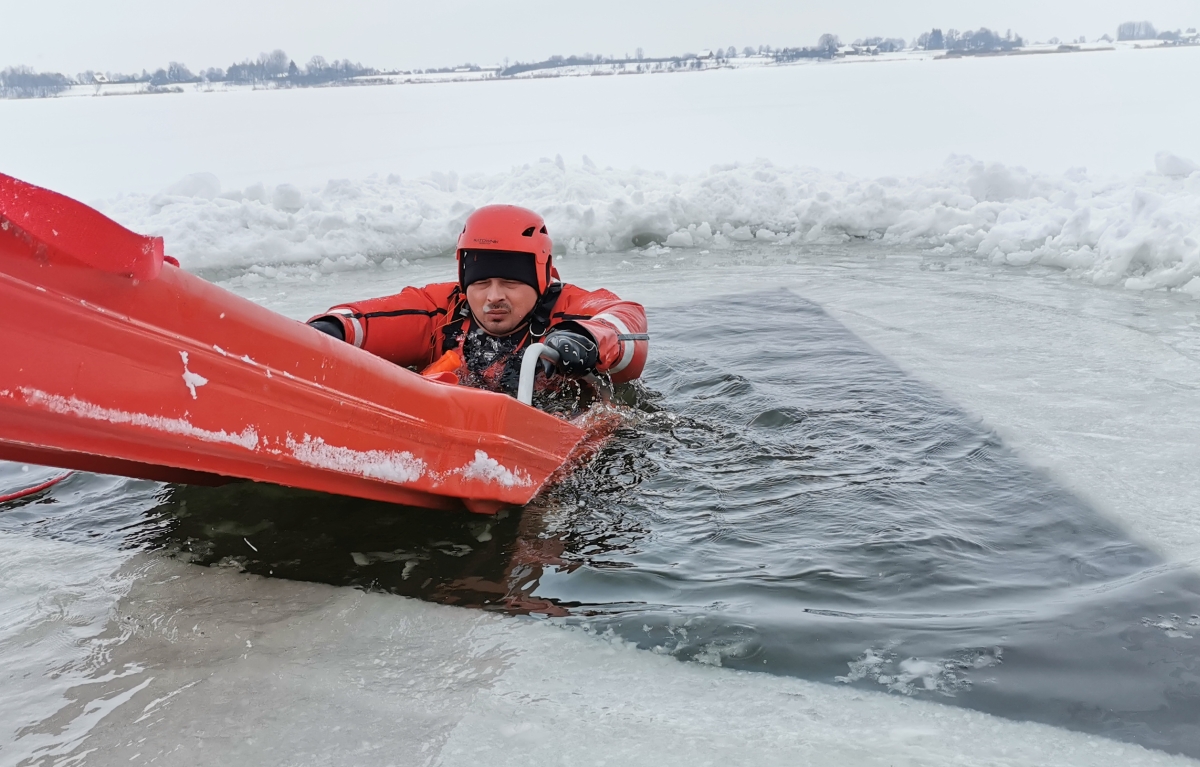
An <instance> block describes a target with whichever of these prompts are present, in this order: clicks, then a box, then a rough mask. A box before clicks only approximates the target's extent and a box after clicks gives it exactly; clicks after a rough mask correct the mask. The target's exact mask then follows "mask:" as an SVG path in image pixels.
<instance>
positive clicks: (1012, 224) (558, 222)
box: [103, 152, 1200, 296]
mask: <svg viewBox="0 0 1200 767" xmlns="http://www.w3.org/2000/svg"><path fill="white" fill-rule="evenodd" d="M1197 167H1198V166H1197V165H1196V164H1195V163H1194V162H1192V161H1191V160H1188V159H1185V158H1181V157H1177V156H1175V155H1172V154H1170V153H1167V152H1161V153H1159V154H1158V155H1157V157H1156V158H1155V171H1154V172H1147V173H1145V174H1142V175H1139V176H1136V177H1132V178H1101V177H1095V176H1091V175H1089V174H1088V173H1087V172H1086V171H1085V170H1082V169H1080V170H1076V171H1071V172H1068V173H1066V174H1064V175H1046V174H1037V173H1032V172H1029V171H1026V170H1025V169H1023V168H1020V167H1011V166H1006V165H1002V164H999V163H990V164H989V163H984V162H979V161H976V160H973V159H971V158H969V157H963V156H952V157H951V158H950V159H949V160H947V162H946V163H945V164H944V165H943V166H942V167H941V168H939V169H937V170H935V171H933V172H929V173H926V174H923V175H920V176H914V177H908V178H894V177H884V178H876V179H864V178H857V177H853V176H849V175H846V174H836V173H825V172H822V171H817V170H810V169H790V168H781V167H777V166H775V165H772V164H771V163H769V162H766V161H758V162H755V163H751V164H747V165H729V166H718V167H713V168H712V169H710V170H709V171H708V172H705V173H702V174H699V175H690V176H689V175H674V176H672V175H667V174H664V173H655V172H649V171H641V170H616V169H612V168H605V169H600V168H598V167H596V166H595V165H594V164H593V163H591V161H589V160H588V159H587V157H584V158H583V162H582V163H581V164H578V165H575V164H572V165H568V164H567V163H565V162H563V160H562V158H561V157H558V158H556V159H555V160H553V161H551V160H543V161H542V162H540V163H537V164H533V165H525V166H522V167H517V168H514V169H513V170H512V171H510V172H508V173H503V174H494V175H488V174H475V175H467V176H462V177H459V176H457V175H455V174H436V173H435V174H432V175H429V176H425V177H421V178H400V177H397V176H389V177H388V178H386V179H384V178H369V179H365V180H360V181H345V180H338V181H330V182H328V183H326V184H325V185H324V186H323V187H320V188H312V189H301V188H298V187H296V186H292V185H290V184H284V185H280V186H276V187H273V188H268V187H265V186H263V185H261V184H259V185H254V186H251V187H249V188H246V189H237V190H225V191H220V186H219V183H218V182H217V181H216V180H215V179H214V178H213V177H211V176H209V175H201V176H196V177H189V178H186V179H183V180H181V181H180V182H179V183H177V184H175V185H174V186H172V187H171V188H170V189H168V190H167V191H164V192H162V193H160V194H156V195H133V196H125V197H122V198H119V199H117V200H113V201H111V202H109V203H106V204H105V205H104V206H103V207H104V209H105V211H106V212H107V213H109V214H110V215H112V216H113V217H115V218H116V219H118V220H119V221H121V222H122V223H124V224H126V225H127V226H129V227H131V228H133V229H135V230H137V231H141V232H145V233H148V234H157V235H162V236H164V237H165V238H166V241H167V246H168V250H169V251H170V252H171V253H173V254H174V255H176V256H177V257H179V258H180V259H181V261H182V262H183V265H184V266H185V267H186V268H188V269H192V270H199V271H205V272H209V273H213V272H221V273H230V272H233V273H239V272H243V271H245V270H254V271H257V272H260V273H265V274H266V275H268V276H270V275H271V273H272V269H274V268H277V267H279V266H280V265H287V264H305V265H311V266H314V267H316V268H318V269H320V270H321V271H326V272H328V271H338V270H344V269H356V268H364V267H369V266H371V265H372V264H375V265H382V266H385V267H387V266H391V265H393V264H396V263H400V262H401V261H402V259H404V258H405V257H409V256H428V255H435V254H440V253H447V252H449V251H450V250H451V249H452V248H453V247H454V242H455V238H456V237H457V235H458V232H459V231H460V230H461V228H462V224H463V221H464V219H465V218H466V216H467V215H468V214H469V213H470V212H471V211H472V210H473V209H474V208H476V207H478V206H481V205H485V204H488V203H493V202H501V201H503V202H510V203H515V204H519V205H525V206H528V207H531V208H534V209H536V210H538V211H540V212H541V213H543V214H544V215H545V216H546V218H547V221H548V223H549V226H550V232H551V234H552V235H553V237H554V239H555V243H556V248H557V249H558V251H559V252H560V253H563V252H568V253H572V254H586V253H597V252H610V251H618V250H626V249H629V248H633V247H655V248H659V247H670V248H683V249H688V248H703V249H722V248H731V247H735V246H737V244H738V243H739V242H744V241H749V240H756V241H759V242H763V241H766V242H775V243H779V244H781V245H792V246H801V245H820V244H828V243H833V242H842V241H847V240H852V239H869V240H882V241H884V242H891V243H896V244H897V245H904V246H907V247H910V248H911V247H923V248H936V249H938V251H937V252H938V253H941V254H947V255H954V254H959V255H962V254H970V255H974V256H977V257H980V258H986V259H989V260H991V261H992V262H995V263H1007V264H1013V265H1028V264H1043V265H1046V266H1053V267H1058V268H1061V269H1064V270H1067V271H1069V272H1070V273H1072V274H1074V275H1076V276H1078V277H1080V278H1082V279H1085V280H1089V281H1091V282H1094V283H1097V284H1102V285H1118V284H1122V285H1124V286H1126V287H1129V288H1134V289H1148V288H1179V289H1183V290H1186V291H1188V292H1191V293H1193V294H1195V295H1197V296H1200V246H1198V242H1200V172H1197Z"/></svg>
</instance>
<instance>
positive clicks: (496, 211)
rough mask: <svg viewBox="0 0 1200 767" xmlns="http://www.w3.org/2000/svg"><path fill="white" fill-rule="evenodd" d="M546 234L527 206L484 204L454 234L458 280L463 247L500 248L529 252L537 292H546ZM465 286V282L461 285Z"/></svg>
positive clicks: (542, 223) (549, 263)
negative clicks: (459, 231) (456, 242)
mask: <svg viewBox="0 0 1200 767" xmlns="http://www.w3.org/2000/svg"><path fill="white" fill-rule="evenodd" d="M550 246H551V242H550V235H549V234H547V233H546V222H545V221H544V220H543V219H542V217H541V216H539V215H538V214H536V213H534V212H533V211H532V210H529V209H528V208H521V207H518V206H516V205H485V206H484V207H482V208H479V209H478V210H476V211H475V212H474V213H472V214H471V215H470V216H467V223H466V225H465V226H464V227H463V230H462V234H460V235H459V236H458V248H457V250H456V251H455V259H456V260H457V262H458V281H459V284H461V283H462V281H463V251H464V250H500V251H507V252H510V253H529V254H530V255H532V256H533V259H534V267H535V270H536V271H537V280H538V295H541V294H542V293H545V292H546V288H547V286H549V285H550V277H551V275H552V273H553V264H552V259H551V257H550ZM462 287H463V289H464V290H465V289H466V287H467V286H466V285H463V286H462Z"/></svg>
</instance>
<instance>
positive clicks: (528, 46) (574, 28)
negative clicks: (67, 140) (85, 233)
mask: <svg viewBox="0 0 1200 767" xmlns="http://www.w3.org/2000/svg"><path fill="white" fill-rule="evenodd" d="M1131 20H1137V21H1140V20H1148V21H1151V22H1153V23H1154V24H1155V25H1156V26H1157V27H1158V28H1159V29H1175V28H1187V27H1195V26H1200V0H911V1H909V2H904V1H902V0H793V2H784V1H783V0H721V1H718V0H690V1H687V2H685V1H682V0H607V1H606V2H572V1H570V0H554V1H553V2H551V1H549V0H514V1H512V2H504V1H503V0H429V1H428V2H419V3H418V2H404V1H400V0H337V2H334V1H333V0H321V1H317V0H288V1H287V2H283V1H281V0H203V2H190V3H179V2H171V0H0V27H2V28H3V32H4V34H3V36H2V38H0V67H3V66H10V65H13V64H26V65H30V66H33V67H35V68H37V69H39V70H53V71H61V72H65V73H68V74H74V73H77V72H80V71H83V70H86V69H94V70H98V71H138V70H141V69H143V68H145V69H150V70H153V69H155V68H157V67H160V66H164V65H165V64H166V63H167V62H169V61H181V62H183V63H185V64H187V65H188V66H189V67H191V68H192V69H193V70H197V69H203V68H207V67H210V66H221V67H226V66H228V65H229V64H231V63H233V62H234V61H241V60H243V59H246V58H253V57H256V56H257V55H258V54H259V53H260V52H263V51H268V50H271V49H274V48H282V49H284V50H285V51H287V52H288V54H290V55H291V57H292V58H293V59H295V60H296V62H297V63H298V64H301V65H303V64H304V63H305V62H306V61H308V59H309V58H310V57H311V56H313V55H315V54H320V55H323V56H324V57H325V58H326V59H335V58H336V59H341V58H349V59H352V60H355V61H359V62H361V63H363V64H366V65H368V66H374V67H378V68H404V69H408V68H414V67H433V66H447V65H451V64H459V63H465V62H472V63H477V64H494V63H498V62H502V61H503V60H504V59H505V58H506V57H507V58H508V59H510V60H512V61H517V60H522V61H533V60H539V59H543V58H546V57H547V56H550V55H553V54H563V55H569V54H572V53H585V52H587V53H597V54H606V55H615V56H621V55H623V54H625V53H627V52H628V53H632V52H633V51H634V50H635V49H636V48H638V47H642V48H643V49H645V52H646V55H659V54H662V55H666V54H674V53H683V52H687V51H698V50H700V49H703V48H714V47H717V46H720V47H727V46H730V45H734V46H737V48H738V49H739V50H740V49H741V48H743V47H745V46H747V45H753V46H758V45H762V44H766V45H771V46H776V47H779V46H796V45H811V44H813V43H815V42H816V40H817V37H818V36H819V35H820V34H821V33H823V32H833V33H835V34H838V35H840V36H841V37H842V38H843V40H846V41H849V40H853V39H854V38H858V37H867V36H873V35H880V36H884V37H904V38H906V39H911V38H913V37H915V36H916V35H917V34H919V33H920V32H922V31H925V30H928V29H930V28H931V27H935V26H936V27H941V28H943V29H948V28H955V29H960V30H963V29H975V28H977V27H980V26H986V27H990V28H992V29H996V30H999V31H1001V32H1003V31H1004V30H1007V29H1012V30H1013V31H1014V32H1018V33H1020V34H1022V35H1024V36H1026V37H1027V38H1031V39H1035V40H1043V39H1048V38H1051V37H1059V38H1063V39H1068V38H1071V39H1073V38H1075V37H1078V36H1080V35H1084V36H1086V37H1087V38H1088V39H1089V40H1090V39H1093V38H1096V37H1099V36H1100V35H1101V34H1103V33H1105V32H1108V33H1112V32H1113V31H1114V30H1115V28H1116V26H1117V24H1119V23H1120V22H1122V21H1131Z"/></svg>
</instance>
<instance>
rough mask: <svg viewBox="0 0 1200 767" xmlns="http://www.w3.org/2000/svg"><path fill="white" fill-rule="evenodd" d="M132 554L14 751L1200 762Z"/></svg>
mask: <svg viewBox="0 0 1200 767" xmlns="http://www.w3.org/2000/svg"><path fill="white" fill-rule="evenodd" d="M128 567H130V568H132V569H135V570H136V569H140V570H141V572H140V573H139V576H140V577H139V579H138V580H137V581H136V582H135V583H134V586H133V588H132V590H130V591H129V592H128V594H126V595H125V596H124V597H123V598H121V599H120V601H119V602H118V603H117V604H116V605H115V610H116V614H117V616H119V620H118V621H115V622H114V624H113V626H112V628H110V630H109V632H108V633H107V634H105V635H103V636H100V637H97V638H96V639H95V640H94V641H95V642H97V643H99V642H104V643H105V648H106V649H105V653H104V654H103V656H101V657H100V658H99V662H98V663H97V664H96V665H95V666H94V667H92V668H89V669H87V670H85V671H83V672H82V673H78V674H75V675H69V676H67V677H65V678H64V686H65V685H66V684H70V683H72V682H73V683H74V685H75V686H74V687H72V688H70V690H69V692H68V693H67V694H68V696H69V697H70V698H71V699H73V700H74V701H76V704H75V706H74V707H68V708H65V709H64V711H63V712H62V714H61V715H60V716H59V717H57V718H55V719H53V720H45V721H42V722H38V723H36V724H31V725H27V726H26V727H25V729H24V730H23V732H24V735H23V736H22V737H21V738H19V739H18V740H17V741H16V742H15V744H13V745H15V746H16V748H18V749H20V750H19V751H15V752H14V751H10V753H17V754H20V755H21V756H29V757H33V758H34V759H36V758H37V757H42V758H43V759H44V758H45V757H46V756H49V755H51V754H54V755H56V756H57V757H58V758H59V759H66V760H70V759H72V758H75V759H78V758H79V757H81V756H83V755H85V754H86V757H85V759H84V761H86V763H87V764H91V765H110V764H111V765H117V764H122V765H123V764H129V763H130V762H134V763H159V762H163V761H164V760H165V761H178V760H180V759H186V761H188V763H190V764H195V765H199V766H201V767H202V766H204V765H224V764H229V763H230V762H237V763H244V764H250V763H253V764H261V765H287V764H298V763H304V764H327V765H353V764H363V763H372V764H381V765H386V764H395V765H401V764H405V765H408V764H413V765H434V764H441V765H447V767H451V766H453V765H474V764H479V763H480V760H481V759H483V760H486V761H487V762H488V763H489V764H497V765H522V766H524V765H528V764H530V763H531V762H532V763H538V764H572V765H574V764H584V763H587V764H592V763H596V762H598V761H603V762H605V763H608V764H647V765H649V764H655V765H686V766H689V767H690V766H692V765H697V764H706V763H711V764H722V763H725V764H742V763H746V762H747V761H752V762H753V763H754V764H765V765H776V764H778V765H794V764H796V763H797V762H798V761H802V762H805V763H812V764H839V765H879V766H880V767H882V766H883V765H895V764H912V765H917V764H920V765H947V766H949V765H960V766H961V765H968V766H973V765H995V764H1011V765H1020V764H1046V763H1053V764H1059V765H1067V766H1071V765H1095V764H1112V763H1119V764H1128V765H1139V766H1146V767H1149V766H1150V765H1185V764H1194V762H1192V761H1191V760H1188V759H1185V758H1181V757H1177V756H1169V755H1166V754H1162V753H1158V752H1154V751H1149V750H1146V749H1143V748H1141V747H1139V746H1131V745H1125V744H1120V743H1115V742H1112V741H1105V740H1100V739H1095V738H1092V737H1089V736H1086V735H1079V734H1075V733H1070V732H1064V731H1062V730H1057V729H1054V728H1051V727H1046V726H1044V725H1038V724H1028V723H1019V722H1011V721H1006V720H1003V719H998V718H995V717H990V716H987V715H985V714H979V713H976V712H971V711H962V710H953V709H947V708H945V707H942V706H939V705H937V704H931V703H927V702H923V701H909V700H905V701H897V700H896V699H895V698H894V697H889V696H888V695H887V694H885V693H872V692H862V691H856V690H847V689H842V688H839V687H836V686H829V685H820V684H813V683H810V682H804V681H801V680H797V679H788V678H784V677H770V676H766V675H762V674H753V673H747V672H731V671H727V670H724V669H713V668H709V667H705V666H702V665H699V664H679V663H677V662H676V661H674V660H672V659H670V658H663V657H660V656H656V655H654V654H651V653H645V652H640V651H637V650H635V649H633V648H632V647H630V646H628V645H627V644H625V643H623V642H621V641H619V640H616V639H614V638H612V637H601V638H597V637H591V636H587V635H585V634H583V633H582V632H577V631H567V630H560V629H556V628H553V627H550V626H545V625H537V624H536V623H532V622H530V621H527V620H519V619H512V618H499V617H496V616H493V615H489V614H486V613H480V612H476V611H466V610H457V609H454V608H448V607H441V606H437V605H428V604H423V603H420V602H417V601H413V600H404V599H397V598H395V597H390V596H387V595H382V594H364V593H361V592H358V591H353V590H346V589H335V588H332V587H328V586H323V585H318V584H304V583H295V582H292V581H285V580H267V579H261V578H258V577H255V576H248V575H243V574H239V573H236V572H233V571H231V570H229V569H222V568H213V569H209V568H197V567H193V566H187V565H183V564H180V563H176V562H171V561H169V560H166V561H164V560H157V561H140V562H139V561H136V560H135V561H134V562H131V563H130V565H129V566H128ZM119 627H128V629H125V630H122V629H121V628H119ZM314 648H320V650H319V652H314ZM114 672H115V673H114ZM101 679H107V681H106V682H104V683H103V684H101V683H98V682H99V681H100V680H101ZM89 712H92V713H89ZM10 748H11V746H10ZM31 763H32V762H31Z"/></svg>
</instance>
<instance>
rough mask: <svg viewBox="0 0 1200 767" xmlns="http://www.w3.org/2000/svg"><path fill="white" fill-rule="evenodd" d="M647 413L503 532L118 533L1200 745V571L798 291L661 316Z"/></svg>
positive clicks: (328, 505)
mask: <svg viewBox="0 0 1200 767" xmlns="http://www.w3.org/2000/svg"><path fill="white" fill-rule="evenodd" d="M651 320H652V326H653V328H654V337H655V348H654V354H653V355H652V364H651V366H650V368H649V370H648V372H647V375H646V377H645V388H644V389H637V390H633V391H629V392H626V393H625V395H626V397H627V399H628V400H629V401H631V402H633V403H634V404H635V406H636V407H635V412H636V417H635V419H634V422H633V423H632V424H630V425H629V426H628V427H627V428H625V429H623V430H621V431H619V432H618V433H617V434H616V435H615V436H614V438H613V439H612V441H611V442H610V443H609V444H608V445H607V446H606V447H605V448H604V449H603V450H602V451H601V452H600V453H599V455H598V456H597V457H596V458H595V460H593V461H592V462H591V463H590V464H589V465H588V466H587V467H585V468H583V469H582V470H580V471H578V472H577V473H576V474H574V475H573V476H571V477H570V478H569V479H568V480H567V481H566V482H564V483H563V484H561V485H559V486H557V487H555V488H553V489H552V490H550V491H549V492H548V493H546V494H545V495H544V496H543V497H541V498H539V499H538V500H537V501H536V502H535V503H533V504H531V505H530V506H528V507H526V508H524V509H521V510H512V511H510V512H508V513H507V514H501V515H499V516H498V517H496V518H486V517H479V516H473V515H469V514H449V513H441V512H430V511H425V510H414V509H405V508H399V507H395V506H389V505H386V504H380V503H372V502H367V501H360V500H354V499H346V498H338V497H332V496H325V495H320V494H315V493H307V492H303V491H296V490H289V489H284V488H275V487H268V486H261V485H255V484H250V483H241V484H233V485H228V486H226V487H222V488H185V487H170V488H164V489H163V491H162V496H161V503H160V505H159V506H158V507H157V508H156V509H155V510H154V511H153V512H152V513H151V514H150V515H149V518H148V519H147V518H145V517H143V518H142V520H141V521H140V522H137V523H136V524H134V523H132V521H126V522H125V526H126V527H129V525H131V524H132V525H133V526H132V528H130V529H126V530H124V532H123V533H122V534H123V535H126V536H130V535H137V536H143V537H145V536H149V537H150V538H151V539H152V540H153V542H154V545H156V546H160V547H162V548H164V549H165V550H167V551H169V552H172V553H173V554H174V555H176V556H180V557H184V558H187V559H189V560H192V561H195V562H197V563H200V564H206V565H215V566H231V567H237V568H240V569H244V570H247V571H250V572H254V573H259V574H262V575H268V576H273V577H281V578H291V579H299V580H312V581H321V582H326V583H332V584H336V585H344V586H354V587H359V588H365V589H372V590H381V591H387V592H392V593H396V594H403V595H407V596H415V597H419V598H422V599H429V600H434V601H438V602H443V603H448V604H456V605H462V606H468V607H478V608H484V609H491V610H503V611H509V612H514V613H526V614H534V615H547V616H557V617H559V618H560V619H562V620H564V621H566V622H570V623H575V624H579V625H581V626H583V627H584V628H585V629H586V630H589V631H596V632H612V633H614V634H616V635H618V636H620V637H623V638H625V639H627V640H628V641H630V642H633V643H636V644H637V645H639V646H641V647H644V648H646V649H649V650H652V651H654V652H660V653H670V654H673V655H675V656H676V657H678V658H680V659H684V660H692V661H697V662H703V663H710V664H718V665H725V666H732V667H738V668H746V669H756V670H760V671H768V672H773V673H780V674H792V675H799V676H804V677H808V678H812V679H817V680H822V681H827V682H831V683H839V684H849V685H857V686H860V687H863V688H869V689H885V690H889V691H892V692H894V693H896V694H901V695H919V696H926V697H932V698H935V699H938V700H942V701H944V702H947V703H953V704H957V705H964V706H970V707H973V708H978V709H982V710H986V711H990V712H994V713H999V714H1002V715H1006V716H1010V717H1013V718H1019V719H1034V720H1040V721H1046V722H1050V723H1054V724H1059V725H1064V726H1070V727H1074V728H1077V729H1081V730H1085V731H1089V732H1098V733H1103V734H1105V735H1108V736H1111V737H1118V738H1123V739H1127V740H1132V741H1135V742H1139V743H1143V744H1145V745H1149V746H1154V747H1159V748H1164V749H1167V750H1171V751H1182V752H1185V753H1189V754H1193V755H1200V729H1198V727H1197V725H1196V722H1197V721H1200V673H1198V672H1200V668H1198V665H1200V664H1197V659H1198V658H1200V653H1198V652H1197V648H1196V644H1195V643H1196V641H1200V640H1197V639H1195V638H1194V636H1193V635H1195V636H1200V618H1196V617H1194V614H1195V613H1200V582H1198V579H1197V578H1196V577H1195V576H1193V575H1191V574H1190V573H1187V572H1186V571H1183V570H1180V569H1173V568H1170V567H1167V566H1165V565H1164V564H1163V563H1162V562H1160V561H1159V560H1158V559H1157V558H1156V557H1155V556H1154V555H1153V554H1152V553H1151V552H1149V551H1147V550H1146V549H1144V548H1143V547H1141V546H1139V545H1137V544H1135V543H1133V542H1131V541H1130V540H1128V538H1127V537H1126V536H1124V535H1123V534H1122V533H1121V532H1120V531H1119V530H1117V529H1116V528H1115V527H1113V526H1112V525H1111V524H1109V523H1108V522H1107V521H1105V520H1104V519H1102V518H1101V517H1099V516H1098V515H1097V514H1095V513H1094V512H1093V511H1092V510H1091V509H1090V508H1088V507H1087V506H1086V505H1084V504H1083V503H1081V502H1080V501H1079V500H1077V499H1075V498H1074V497H1072V496H1071V495H1069V494H1068V493H1066V492H1064V491H1062V490H1061V489H1059V488H1058V487H1057V486H1055V485H1054V484H1053V483H1052V482H1050V481H1049V480H1047V479H1046V478H1045V477H1044V476H1042V475H1040V474H1039V473H1037V472H1035V471H1032V470H1031V469H1029V468H1028V467H1026V466H1024V465H1023V464H1022V463H1021V462H1020V461H1019V460H1017V459H1016V458H1015V457H1014V456H1013V455H1012V454H1011V453H1010V452H1009V451H1007V450H1006V449H1005V448H1004V447H1003V445H1001V444H1000V443H999V442H998V441H997V439H996V438H995V436H994V435H993V434H992V433H991V432H990V431H988V430H987V429H985V428H983V427H982V426H981V425H980V424H978V423H977V422H975V421H974V420H973V419H971V418H970V417H969V416H967V415H965V414H963V413H961V412H960V411H958V410H956V409H955V408H954V407H952V406H951V405H950V404H949V403H948V402H946V401H945V400H944V399H943V398H942V397H941V396H940V395H939V394H938V393H937V392H935V391H933V390H931V389H929V388H928V387H926V386H924V385H922V384H920V383H918V382H916V381H914V380H913V379H911V378H909V377H908V376H906V375H905V374H904V373H903V372H901V371H900V370H898V369H897V368H896V367H895V366H893V365H892V364H891V363H890V362H889V361H887V360H886V359H884V358H882V357H881V356H880V355H878V354H877V353H875V352H874V351H873V350H871V349H870V348H868V347H866V346H865V345H864V344H862V343H861V342H860V341H858V340H857V339H856V338H855V337H853V336H852V335H851V334H849V333H848V332H847V331H846V330H845V329H844V328H843V327H842V326H841V325H840V324H839V323H837V322H835V321H833V320H832V319H831V318H829V317H828V316H827V315H825V314H824V313H823V312H822V311H821V310H820V309H819V308H817V307H815V306H813V305H811V304H808V303H807V302H804V301H802V300H799V299H798V298H796V297H795V296H793V295H791V294H788V293H783V292H780V293H770V294H760V295H754V296H749V297H741V298H733V299H727V300H724V301H708V302H706V304H705V306H704V309H703V311H679V312H658V313H655V314H654V315H653V316H652V318H651Z"/></svg>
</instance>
